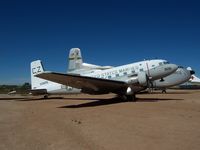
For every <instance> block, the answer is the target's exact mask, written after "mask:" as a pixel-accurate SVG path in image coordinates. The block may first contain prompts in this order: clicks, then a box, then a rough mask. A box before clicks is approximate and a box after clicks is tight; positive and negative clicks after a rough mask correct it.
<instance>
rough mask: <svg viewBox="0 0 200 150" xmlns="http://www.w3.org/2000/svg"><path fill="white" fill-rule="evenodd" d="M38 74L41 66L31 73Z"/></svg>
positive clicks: (33, 69)
mask: <svg viewBox="0 0 200 150" xmlns="http://www.w3.org/2000/svg"><path fill="white" fill-rule="evenodd" d="M40 72H42V71H41V66H38V67H35V68H32V73H33V74H38V73H40Z"/></svg>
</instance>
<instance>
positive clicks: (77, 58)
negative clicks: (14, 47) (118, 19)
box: [31, 48, 178, 100]
mask: <svg viewBox="0 0 200 150" xmlns="http://www.w3.org/2000/svg"><path fill="white" fill-rule="evenodd" d="M177 68H178V66H177V65H175V64H170V63H169V62H167V61H165V60H161V59H155V60H145V61H140V62H137V63H132V64H128V65H123V66H119V67H110V66H105V67H102V66H96V65H91V64H88V65H85V64H84V63H83V62H82V57H81V52H80V49H79V48H73V49H71V51H70V55H69V68H68V72H67V73H66V74H63V73H56V72H48V71H44V69H43V67H42V64H41V61H40V60H37V61H34V62H32V63H31V82H32V93H33V94H34V93H35V94H36V93H40V94H42V93H43V94H44V93H46V94H48V93H57V92H60V91H63V92H66V90H69V89H70V90H71V91H72V92H75V91H76V92H83V93H88V94H107V93H110V92H112V93H116V94H118V95H121V96H123V97H124V98H125V99H127V100H135V94H136V93H138V92H140V91H142V90H144V89H146V88H148V87H149V86H150V83H151V82H153V81H155V80H158V79H162V78H164V77H166V76H168V75H170V74H172V73H174V72H175V71H176V70H177ZM55 87H57V88H55ZM72 87H73V88H72Z"/></svg>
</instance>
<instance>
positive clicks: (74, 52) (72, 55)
mask: <svg viewBox="0 0 200 150" xmlns="http://www.w3.org/2000/svg"><path fill="white" fill-rule="evenodd" d="M82 64H83V60H82V56H81V50H80V49H79V48H72V49H71V50H70V52H69V60H68V71H74V70H77V69H81V68H82Z"/></svg>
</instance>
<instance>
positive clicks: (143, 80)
mask: <svg viewBox="0 0 200 150" xmlns="http://www.w3.org/2000/svg"><path fill="white" fill-rule="evenodd" d="M138 82H139V84H140V85H142V86H147V84H148V80H147V75H146V73H145V72H139V73H138Z"/></svg>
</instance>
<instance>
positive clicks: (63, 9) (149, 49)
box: [0, 0, 200, 84]
mask: <svg viewBox="0 0 200 150" xmlns="http://www.w3.org/2000/svg"><path fill="white" fill-rule="evenodd" d="M199 8H200V2H198V1H193V0H190V1H189V0H188V1H184V0H181V1H176V0H168V1H164V0H162V1H161V0H160V1H154V0H152V1H150V0H140V1H139V0H137V1H134V0H130V1H127V0H107V1H106V0H105V1H104V0H84V1H83V0H73V1H72V0H65V1H64V0H63V1H60V0H49V1H42V0H41V1H37V0H34V1H22V0H16V1H11V0H6V1H0V52H1V55H0V56H1V57H0V64H1V69H0V84H23V83H24V82H30V68H29V66H30V62H31V61H33V60H36V59H41V60H42V61H43V64H44V66H45V69H46V70H51V71H58V72H66V68H67V56H68V52H69V50H70V48H72V47H79V48H80V49H81V50H82V56H83V58H84V61H85V62H88V63H93V64H99V65H113V66H117V65H122V64H127V63H132V62H135V61H140V60H143V59H153V58H162V59H167V60H169V61H170V62H172V63H175V64H178V65H182V66H191V67H192V68H193V69H194V70H195V71H196V74H197V75H198V76H199V75H200V63H199V59H200V9H199Z"/></svg>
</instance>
